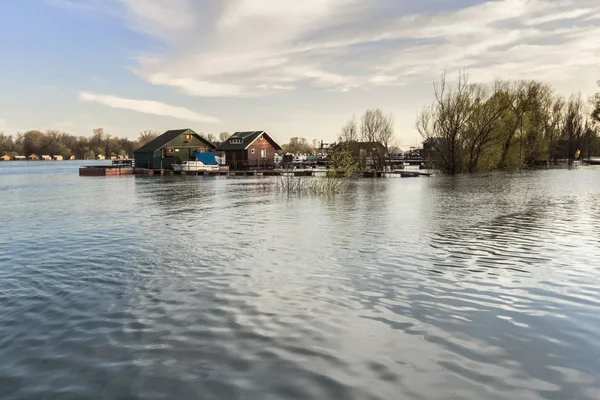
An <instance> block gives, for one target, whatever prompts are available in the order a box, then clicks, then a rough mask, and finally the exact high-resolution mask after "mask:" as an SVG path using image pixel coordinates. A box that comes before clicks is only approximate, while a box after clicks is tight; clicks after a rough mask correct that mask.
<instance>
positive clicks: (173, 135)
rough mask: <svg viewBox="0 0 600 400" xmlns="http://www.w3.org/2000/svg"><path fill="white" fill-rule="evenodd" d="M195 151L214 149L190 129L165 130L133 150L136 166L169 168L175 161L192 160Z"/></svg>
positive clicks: (212, 150)
mask: <svg viewBox="0 0 600 400" xmlns="http://www.w3.org/2000/svg"><path fill="white" fill-rule="evenodd" d="M196 151H201V152H202V151H211V152H214V151H215V146H214V145H213V144H212V143H210V142H209V141H208V140H206V139H204V138H203V137H202V136H200V135H198V134H197V133H196V132H194V131H193V130H191V129H177V130H170V131H166V132H165V133H163V134H162V135H160V136H159V137H157V138H156V139H154V140H153V141H151V142H149V143H148V144H145V145H144V146H142V147H140V148H139V149H137V150H136V151H134V152H133V154H134V158H135V167H136V168H148V169H171V168H172V167H171V166H172V165H173V164H175V163H181V162H182V161H191V160H193V154H194V152H196Z"/></svg>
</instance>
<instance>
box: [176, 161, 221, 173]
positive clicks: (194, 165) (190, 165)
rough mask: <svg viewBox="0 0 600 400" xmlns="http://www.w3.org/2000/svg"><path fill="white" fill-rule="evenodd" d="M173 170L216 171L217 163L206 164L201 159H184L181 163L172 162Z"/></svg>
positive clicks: (217, 168)
mask: <svg viewBox="0 0 600 400" xmlns="http://www.w3.org/2000/svg"><path fill="white" fill-rule="evenodd" d="M173 170H174V171H176V172H195V171H218V170H219V166H218V165H206V164H204V163H203V162H202V161H184V162H182V163H181V164H173Z"/></svg>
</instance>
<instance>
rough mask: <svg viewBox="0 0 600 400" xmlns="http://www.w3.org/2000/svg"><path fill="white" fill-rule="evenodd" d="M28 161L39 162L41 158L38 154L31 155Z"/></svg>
mask: <svg viewBox="0 0 600 400" xmlns="http://www.w3.org/2000/svg"><path fill="white" fill-rule="evenodd" d="M27 159H28V160H30V161H35V160H39V159H40V157H38V155H37V154H30V155H29V157H27Z"/></svg>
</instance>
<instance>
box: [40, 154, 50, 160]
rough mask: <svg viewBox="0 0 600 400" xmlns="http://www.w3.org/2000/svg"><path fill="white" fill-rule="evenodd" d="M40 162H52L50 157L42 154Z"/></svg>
mask: <svg viewBox="0 0 600 400" xmlns="http://www.w3.org/2000/svg"><path fill="white" fill-rule="evenodd" d="M42 160H44V161H50V160H52V157H50V156H49V155H48V154H44V155H42Z"/></svg>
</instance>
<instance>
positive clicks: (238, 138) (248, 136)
mask: <svg viewBox="0 0 600 400" xmlns="http://www.w3.org/2000/svg"><path fill="white" fill-rule="evenodd" d="M260 135H264V137H265V138H266V139H267V140H268V141H269V142H271V144H272V145H273V147H274V148H275V150H281V146H280V145H279V144H277V142H276V141H275V140H274V139H273V138H272V137H271V135H269V134H268V133H267V132H265V131H246V132H236V133H234V134H233V135H231V137H230V138H229V139H227V140H226V141H225V142H223V143H222V144H221V145H220V146H219V147H218V148H217V151H239V150H246V149H247V148H248V146H250V145H251V144H252V143H253V142H254V141H255V140H256V139H258V137H259V136H260Z"/></svg>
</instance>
